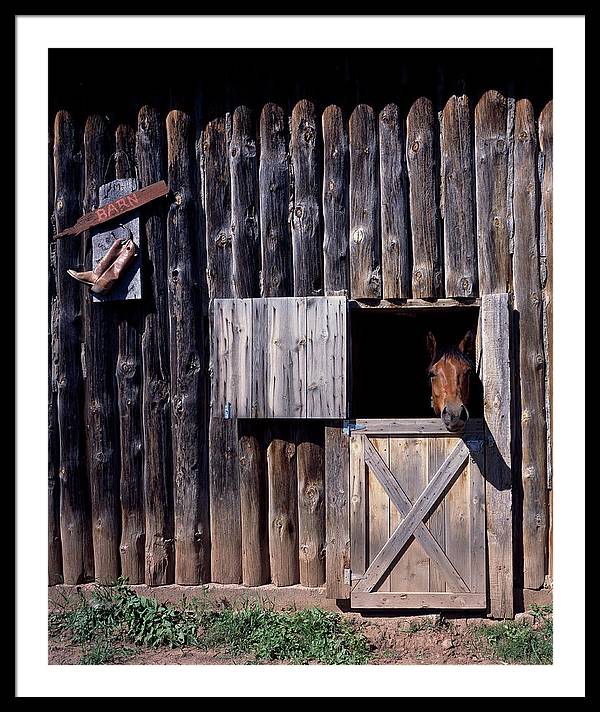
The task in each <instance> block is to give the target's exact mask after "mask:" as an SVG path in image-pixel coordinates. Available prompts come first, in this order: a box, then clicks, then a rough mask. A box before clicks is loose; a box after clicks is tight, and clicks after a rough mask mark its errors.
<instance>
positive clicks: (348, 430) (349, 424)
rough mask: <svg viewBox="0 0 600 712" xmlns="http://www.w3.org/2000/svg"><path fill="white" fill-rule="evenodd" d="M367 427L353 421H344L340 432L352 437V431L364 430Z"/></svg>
mask: <svg viewBox="0 0 600 712" xmlns="http://www.w3.org/2000/svg"><path fill="white" fill-rule="evenodd" d="M366 429H367V426H366V425H362V424H361V423H357V422H356V421H355V420H344V421H343V422H342V431H343V433H344V435H352V431H353V430H366Z"/></svg>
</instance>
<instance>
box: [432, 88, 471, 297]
mask: <svg viewBox="0 0 600 712" xmlns="http://www.w3.org/2000/svg"><path fill="white" fill-rule="evenodd" d="M440 155H441V162H440V174H441V194H440V212H441V216H442V220H443V226H444V278H445V286H446V289H445V292H446V296H447V297H473V296H477V293H478V276H477V247H476V243H475V214H474V212H475V211H474V206H473V197H474V184H475V175H474V169H473V136H472V131H471V110H470V106H469V99H468V97H467V96H464V95H463V96H451V97H450V99H448V101H447V102H446V106H445V107H444V110H443V111H442V113H441V115H440Z"/></svg>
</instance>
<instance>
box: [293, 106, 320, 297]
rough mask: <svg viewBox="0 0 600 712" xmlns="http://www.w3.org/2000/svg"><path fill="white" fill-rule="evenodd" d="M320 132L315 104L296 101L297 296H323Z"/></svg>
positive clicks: (294, 246)
mask: <svg viewBox="0 0 600 712" xmlns="http://www.w3.org/2000/svg"><path fill="white" fill-rule="evenodd" d="M321 156H322V145H321V135H320V131H318V130H317V115H316V112H315V107H314V104H313V103H312V102H310V101H306V100H302V101H299V102H298V103H297V104H296V106H295V107H294V109H293V111H292V119H291V137H290V158H291V170H292V173H291V175H292V178H293V184H292V185H293V190H292V195H291V230H292V253H293V266H294V294H295V295H296V296H322V295H323V293H324V292H323V230H322V224H321V222H322V221H321V209H320V196H321V178H322V168H321Z"/></svg>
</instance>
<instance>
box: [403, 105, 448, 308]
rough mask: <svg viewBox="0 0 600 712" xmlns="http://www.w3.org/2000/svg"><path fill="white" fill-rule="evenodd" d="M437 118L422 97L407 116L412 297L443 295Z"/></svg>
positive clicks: (430, 106)
mask: <svg viewBox="0 0 600 712" xmlns="http://www.w3.org/2000/svg"><path fill="white" fill-rule="evenodd" d="M436 135H437V129H436V120H435V117H434V114H433V106H432V104H431V101H430V100H429V99H426V98H425V97H421V98H420V99H417V101H415V103H414V104H413V105H412V106H411V108H410V111H409V112H408V117H407V119H406V157H407V160H406V162H407V165H408V177H409V184H410V191H409V195H410V221H411V229H412V251H413V271H412V294H413V297H421V298H424V297H442V296H444V284H443V274H442V272H443V267H442V258H441V245H440V225H439V217H438V194H437V193H438V191H437V186H438V150H437V149H438V147H437V141H436Z"/></svg>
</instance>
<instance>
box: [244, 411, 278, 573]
mask: <svg viewBox="0 0 600 712" xmlns="http://www.w3.org/2000/svg"><path fill="white" fill-rule="evenodd" d="M238 437H239V442H238V451H239V468H240V503H241V506H240V509H241V524H242V582H243V584H244V586H262V585H263V584H265V583H268V582H269V578H270V573H269V513H268V484H267V460H266V449H265V442H264V429H263V428H262V426H261V425H260V424H257V423H256V422H255V421H252V420H239V421H238Z"/></svg>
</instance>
